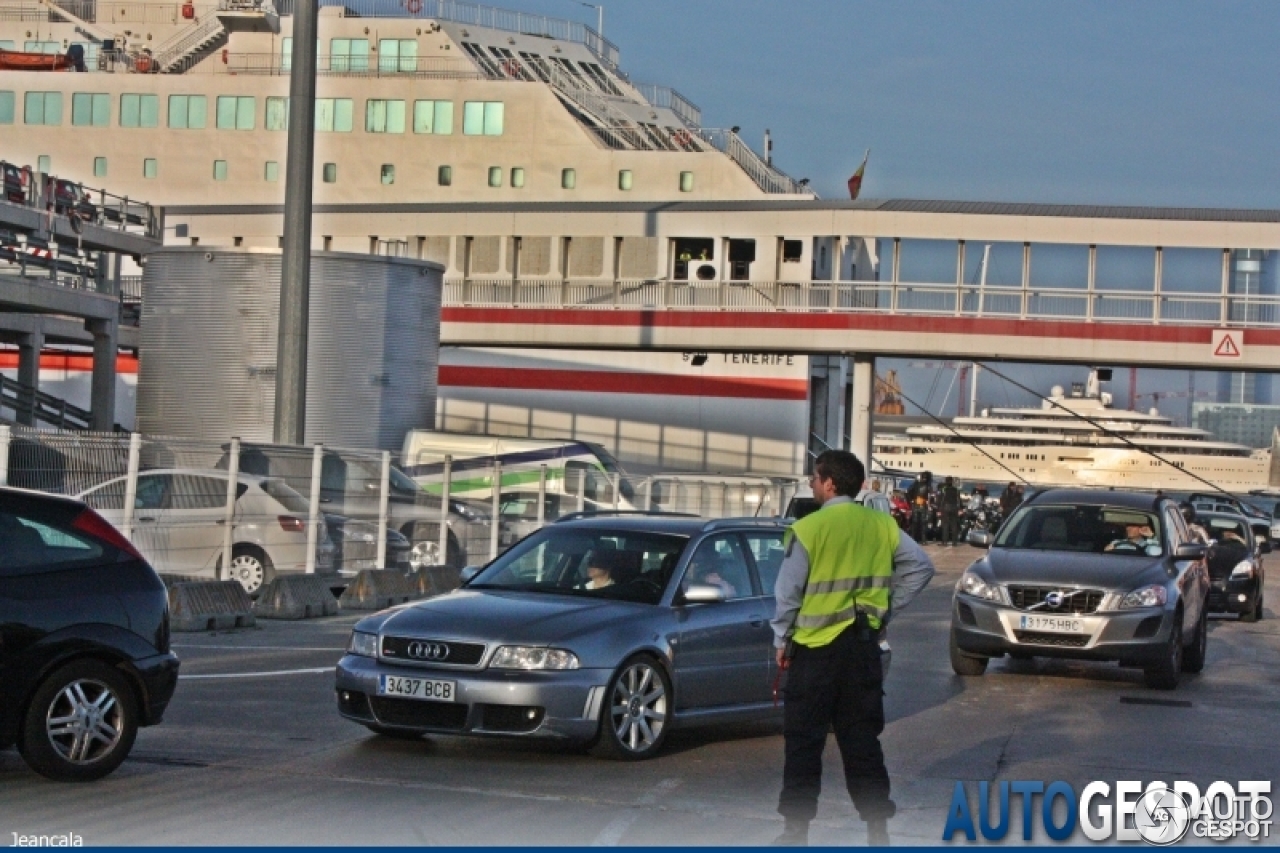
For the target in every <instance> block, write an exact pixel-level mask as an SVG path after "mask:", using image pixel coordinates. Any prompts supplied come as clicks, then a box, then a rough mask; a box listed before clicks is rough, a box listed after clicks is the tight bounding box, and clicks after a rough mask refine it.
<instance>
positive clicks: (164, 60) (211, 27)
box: [153, 15, 227, 73]
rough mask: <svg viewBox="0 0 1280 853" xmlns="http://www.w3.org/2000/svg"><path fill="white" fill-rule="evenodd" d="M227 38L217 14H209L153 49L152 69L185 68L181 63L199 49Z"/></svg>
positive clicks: (199, 50) (198, 51) (168, 70)
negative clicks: (190, 27)
mask: <svg viewBox="0 0 1280 853" xmlns="http://www.w3.org/2000/svg"><path fill="white" fill-rule="evenodd" d="M226 38H227V28H226V27H224V26H223V25H222V21H220V20H218V16H217V15H209V16H208V17H206V18H205V19H204V20H203V21H201V22H200V23H199V24H197V25H196V26H195V27H193V28H192V29H189V30H183V31H182V32H179V33H178V34H177V35H175V36H174V37H173V38H171V39H169V40H168V41H167V42H165V43H164V44H162V45H160V47H159V48H157V49H156V51H155V58H154V60H153V63H154V69H155V70H156V71H161V72H166V73H168V72H174V71H182V70H185V69H184V68H183V65H184V63H185V62H189V61H190V60H191V59H193V58H194V57H195V56H196V55H198V54H199V53H200V52H201V51H203V50H206V49H208V48H209V47H211V46H213V45H215V44H217V43H218V42H220V41H223V40H225V39H226Z"/></svg>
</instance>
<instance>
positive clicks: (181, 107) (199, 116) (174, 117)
mask: <svg viewBox="0 0 1280 853" xmlns="http://www.w3.org/2000/svg"><path fill="white" fill-rule="evenodd" d="M208 112H209V104H208V100H207V99H206V98H205V96H204V95H170V96H169V127H171V128H174V129H177V130H204V127H205V115H206V114H207V113H208Z"/></svg>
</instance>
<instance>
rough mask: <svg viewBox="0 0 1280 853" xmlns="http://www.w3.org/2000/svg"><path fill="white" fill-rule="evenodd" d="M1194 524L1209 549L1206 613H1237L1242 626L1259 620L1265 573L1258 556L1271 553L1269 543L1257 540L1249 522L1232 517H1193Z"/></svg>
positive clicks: (1204, 515) (1216, 514)
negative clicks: (1205, 537) (1208, 542)
mask: <svg viewBox="0 0 1280 853" xmlns="http://www.w3.org/2000/svg"><path fill="white" fill-rule="evenodd" d="M1196 522H1197V523H1198V524H1199V525H1200V526H1201V527H1203V528H1204V529H1205V532H1207V533H1208V534H1209V538H1210V539H1212V540H1213V544H1212V545H1210V546H1209V557H1208V559H1209V581H1210V587H1209V610H1210V612H1212V613H1237V614H1239V615H1240V621H1242V622H1256V621H1258V620H1259V619H1261V618H1262V586H1263V584H1264V583H1265V581H1266V573H1265V572H1264V570H1263V566H1262V555H1263V554H1269V553H1271V543H1270V542H1269V541H1268V540H1267V539H1266V538H1265V537H1264V538H1261V539H1260V538H1258V536H1257V535H1256V534H1255V532H1254V530H1253V527H1252V526H1251V525H1250V524H1249V520H1248V519H1246V518H1245V517H1244V516H1240V515H1236V514H1234V513H1230V514H1229V513H1221V512H1202V513H1197V515H1196Z"/></svg>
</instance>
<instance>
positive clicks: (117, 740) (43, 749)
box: [18, 660, 138, 782]
mask: <svg viewBox="0 0 1280 853" xmlns="http://www.w3.org/2000/svg"><path fill="white" fill-rule="evenodd" d="M137 734H138V711H137V701H136V699H135V697H134V694H133V689H132V687H131V686H130V685H129V682H128V681H127V680H126V679H125V677H124V675H123V674H122V673H121V672H120V671H119V670H117V669H114V668H113V667H111V666H108V665H107V664H105V663H102V662H101V661H97V660H81V661H76V662H74V663H70V664H67V665H66V666H64V667H62V668H61V669H59V670H57V671H55V672H54V673H53V674H52V675H50V676H49V677H48V678H46V679H45V680H44V681H43V682H42V683H41V684H40V686H39V687H37V688H36V692H35V694H34V695H33V696H32V699H31V705H30V707H29V708H28V709H27V715H26V717H25V718H24V719H23V721H22V737H21V740H20V741H19V744H18V748H19V750H20V751H21V752H22V757H23V758H25V759H26V761H27V763H28V764H29V765H31V769H32V770H34V771H36V772H37V773H39V774H40V775H41V776H45V777H47V778H49V779H53V780H55V781H59V782H91V781H93V780H95V779H101V778H102V777H103V776H106V775H107V774H108V773H110V772H111V771H113V770H115V769H116V768H117V767H119V766H120V762H122V761H124V760H125V758H126V757H127V756H128V755H129V750H131V749H133V741H134V738H135V737H137Z"/></svg>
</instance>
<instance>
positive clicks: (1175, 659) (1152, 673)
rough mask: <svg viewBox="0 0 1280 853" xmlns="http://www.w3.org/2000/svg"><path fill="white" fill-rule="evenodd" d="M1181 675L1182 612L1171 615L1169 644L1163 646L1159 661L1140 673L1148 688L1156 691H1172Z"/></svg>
mask: <svg viewBox="0 0 1280 853" xmlns="http://www.w3.org/2000/svg"><path fill="white" fill-rule="evenodd" d="M1181 674H1182V611H1181V610H1179V611H1177V612H1176V613H1174V614H1173V628H1172V629H1170V631H1169V642H1168V644H1167V645H1166V646H1165V649H1164V653H1163V655H1161V658H1160V661H1159V662H1158V663H1156V664H1154V665H1152V666H1149V667H1147V668H1146V669H1144V670H1143V671H1142V676H1143V679H1144V680H1145V681H1146V683H1147V686H1148V687H1154V688H1155V689H1157V690H1172V689H1174V688H1175V687H1177V686H1178V677H1179V676H1180V675H1181Z"/></svg>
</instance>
